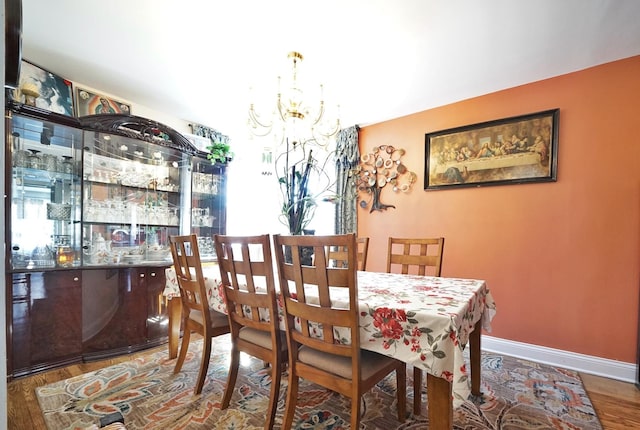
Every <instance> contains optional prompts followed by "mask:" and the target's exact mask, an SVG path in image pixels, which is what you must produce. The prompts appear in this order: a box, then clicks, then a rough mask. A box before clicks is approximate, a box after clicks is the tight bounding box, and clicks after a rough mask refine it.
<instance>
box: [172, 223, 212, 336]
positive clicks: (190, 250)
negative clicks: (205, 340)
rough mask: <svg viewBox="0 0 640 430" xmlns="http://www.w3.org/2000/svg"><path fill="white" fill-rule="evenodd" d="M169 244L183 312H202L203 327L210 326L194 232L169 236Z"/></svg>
mask: <svg viewBox="0 0 640 430" xmlns="http://www.w3.org/2000/svg"><path fill="white" fill-rule="evenodd" d="M169 245H170V248H171V255H172V257H173V264H174V268H175V271H176V278H177V280H178V287H179V288H180V299H181V301H182V307H183V312H185V311H189V312H191V311H196V312H200V313H201V314H202V320H203V325H204V327H205V328H208V327H209V326H210V323H211V322H210V318H209V303H208V301H207V293H206V287H205V283H204V275H203V274H202V265H201V264H200V252H199V249H198V239H197V237H196V235H195V234H192V235H182V236H171V237H169Z"/></svg>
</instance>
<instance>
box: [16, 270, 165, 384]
mask: <svg viewBox="0 0 640 430" xmlns="http://www.w3.org/2000/svg"><path fill="white" fill-rule="evenodd" d="M164 270H165V267H127V268H116V269H114V268H105V269H100V268H97V269H84V270H53V271H48V272H29V273H13V274H8V275H7V278H6V279H7V285H8V286H11V287H10V288H7V290H8V291H7V303H8V304H10V306H7V309H8V310H10V311H9V312H8V315H7V321H8V324H7V344H8V354H7V356H8V358H9V360H8V366H7V367H8V368H7V375H8V377H9V379H11V378H15V377H20V376H26V375H30V374H33V373H37V372H41V371H45V370H50V369H53V368H57V367H62V366H66V365H69V364H74V363H79V362H83V361H94V360H100V359H104V358H109V357H113V356H117V355H123V354H128V353H132V352H136V351H140V350H143V349H146V348H151V347H155V346H159V345H161V344H163V343H166V342H167V341H168V336H167V329H166V327H167V324H168V319H169V316H168V308H167V306H168V302H167V301H166V300H165V298H164V297H163V296H162V291H163V289H164V283H165V276H164Z"/></svg>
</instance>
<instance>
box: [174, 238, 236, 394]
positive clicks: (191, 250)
mask: <svg viewBox="0 0 640 430" xmlns="http://www.w3.org/2000/svg"><path fill="white" fill-rule="evenodd" d="M169 245H170V248H171V256H172V257H173V265H174V267H175V271H176V278H177V280H178V287H179V288H180V300H181V301H182V327H183V330H184V334H183V335H182V344H181V346H180V353H179V354H178V361H177V362H176V365H175V367H174V369H173V373H178V372H180V369H182V364H183V363H184V359H185V357H186V356H187V349H188V348H189V341H190V339H191V332H192V331H194V332H196V333H199V334H200V335H201V336H202V337H203V347H202V358H201V360H200V371H199V372H198V379H197V380H196V386H195V388H194V390H193V392H194V394H200V393H201V392H202V386H203V385H204V380H205V377H206V376H207V369H208V368H209V356H210V355H211V342H212V340H213V338H214V337H216V336H220V335H223V334H227V333H229V331H230V329H229V319H228V317H227V315H225V314H223V313H221V312H217V311H214V310H212V309H210V308H209V302H208V301H207V292H206V287H205V278H204V275H203V274H202V266H201V262H200V252H199V250H198V240H197V237H196V235H195V234H192V235H185V236H170V237H169Z"/></svg>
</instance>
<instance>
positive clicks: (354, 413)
mask: <svg viewBox="0 0 640 430" xmlns="http://www.w3.org/2000/svg"><path fill="white" fill-rule="evenodd" d="M362 401H363V398H362V396H353V397H352V398H351V428H352V429H359V428H360V413H361V411H362V408H361V407H360V402H362Z"/></svg>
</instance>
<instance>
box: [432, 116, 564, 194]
mask: <svg viewBox="0 0 640 430" xmlns="http://www.w3.org/2000/svg"><path fill="white" fill-rule="evenodd" d="M559 112H560V110H559V109H552V110H547V111H543V112H537V113H533V114H528V115H521V116H516V117H511V118H506V119H500V120H495V121H488V122H483V123H479V124H473V125H467V126H463V127H457V128H451V129H448V130H442V131H437V132H434V133H427V134H426V135H425V172H424V189H425V190H442V189H449V188H458V187H480V186H486V185H507V184H522V183H529V182H554V181H556V178H557V170H558V160H557V156H558V154H557V153H558V119H559Z"/></svg>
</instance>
